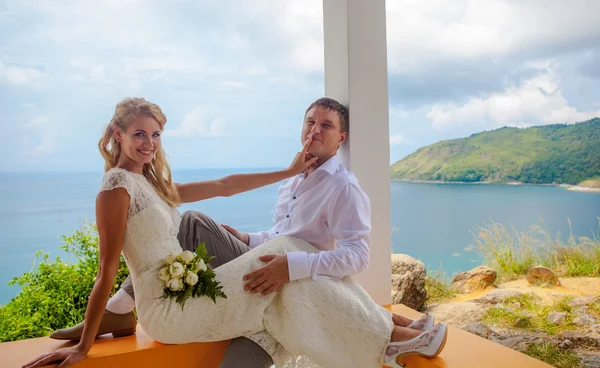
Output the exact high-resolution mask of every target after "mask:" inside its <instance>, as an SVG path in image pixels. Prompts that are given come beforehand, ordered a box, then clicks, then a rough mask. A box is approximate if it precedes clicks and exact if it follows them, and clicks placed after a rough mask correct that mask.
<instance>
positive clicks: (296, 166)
mask: <svg viewBox="0 0 600 368" xmlns="http://www.w3.org/2000/svg"><path fill="white" fill-rule="evenodd" d="M312 141H313V138H312V134H311V135H310V136H309V138H308V139H307V140H306V143H304V147H302V151H301V152H300V153H298V154H297V155H296V157H295V158H294V161H292V163H291V164H290V166H289V167H288V170H289V171H290V172H291V173H292V174H293V175H297V174H300V173H301V172H304V170H306V169H308V168H309V167H310V166H311V165H314V164H316V163H317V160H318V157H314V156H312V155H311V154H309V153H307V152H308V147H310V144H311V143H312Z"/></svg>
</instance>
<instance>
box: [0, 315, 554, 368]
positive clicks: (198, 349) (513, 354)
mask: <svg viewBox="0 0 600 368" xmlns="http://www.w3.org/2000/svg"><path fill="white" fill-rule="evenodd" d="M388 309H391V310H392V311H393V312H394V313H397V314H401V315H403V316H406V317H408V318H411V319H415V318H419V316H421V313H419V312H416V311H414V310H412V309H410V308H408V307H405V306H404V305H394V306H391V307H390V306H388ZM71 344H72V343H69V342H66V343H65V342H61V341H57V340H52V339H50V338H48V337H42V338H37V339H29V340H21V341H14V342H7V343H3V344H0V367H1V368H13V367H21V366H22V365H23V364H24V363H26V362H28V361H30V360H31V359H33V358H35V357H37V356H39V355H41V354H44V353H48V352H51V351H53V350H56V349H58V348H62V347H65V346H70V345H71ZM228 344H229V341H219V342H213V343H191V344H183V345H165V344H161V343H159V342H156V341H154V340H152V339H151V338H150V337H148V335H146V333H145V332H144V331H143V330H142V328H141V327H140V326H139V325H138V330H137V333H136V334H135V335H134V336H127V337H121V338H117V339H115V338H112V336H110V335H106V336H105V337H101V338H98V339H97V340H96V342H95V343H94V346H93V347H92V350H91V351H90V354H89V355H88V357H87V358H86V359H85V360H83V361H82V362H80V363H79V364H77V365H76V367H77V368H101V367H110V368H121V367H170V366H177V367H178V368H188V367H190V368H191V367H203V368H217V367H218V366H219V362H220V361H221V359H222V358H223V355H224V354H225V350H226V349H227V345H228ZM402 361H403V363H404V364H405V366H406V367H407V368H448V367H449V368H482V367H485V368H506V367H511V368H521V367H522V368H551V366H550V365H548V364H546V363H544V362H541V361H539V360H536V359H533V358H531V357H529V356H527V355H525V354H521V353H519V352H517V351H515V350H512V349H509V348H507V347H505V346H502V345H499V344H496V343H493V342H491V341H489V340H486V339H483V338H481V337H479V336H476V335H473V334H470V333H468V332H466V331H463V330H461V329H458V328H454V327H450V329H449V332H448V340H447V342H446V347H445V349H444V351H443V352H442V354H441V355H440V356H439V357H437V358H434V359H429V358H424V357H421V356H417V355H412V356H407V357H405V358H404V359H403V360H402ZM54 366H55V365H51V367H54ZM49 367H50V366H49Z"/></svg>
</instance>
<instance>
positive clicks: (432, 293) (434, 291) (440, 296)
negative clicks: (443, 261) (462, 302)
mask: <svg viewBox="0 0 600 368" xmlns="http://www.w3.org/2000/svg"><path fill="white" fill-rule="evenodd" d="M430 274H431V276H429V275H428V276H427V277H426V278H425V290H426V291H427V304H428V305H431V304H433V303H440V302H443V301H446V300H448V299H452V298H453V297H455V296H456V291H454V290H452V289H450V282H449V279H448V276H447V275H446V274H445V273H444V271H442V270H441V269H440V270H437V271H435V272H431V273H430Z"/></svg>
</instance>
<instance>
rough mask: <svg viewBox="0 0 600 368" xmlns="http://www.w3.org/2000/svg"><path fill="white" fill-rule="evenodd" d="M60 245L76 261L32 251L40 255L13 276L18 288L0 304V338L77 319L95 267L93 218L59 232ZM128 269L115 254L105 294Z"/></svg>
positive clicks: (40, 332) (33, 333)
mask: <svg viewBox="0 0 600 368" xmlns="http://www.w3.org/2000/svg"><path fill="white" fill-rule="evenodd" d="M62 239H63V242H64V244H63V245H62V246H61V249H62V250H64V251H66V252H67V253H70V254H73V255H75V257H76V258H77V260H78V262H77V263H74V264H73V263H68V262H65V261H63V260H62V259H61V258H60V257H56V259H55V260H54V261H51V260H50V257H49V256H48V254H42V253H41V252H38V254H37V255H36V261H38V260H40V259H41V261H40V262H39V263H38V264H37V266H36V265H35V263H34V267H33V269H32V270H31V271H30V272H26V273H25V274H23V275H22V276H20V277H15V278H14V279H13V280H12V281H10V283H9V285H14V284H18V285H20V286H21V287H22V290H21V292H20V293H19V294H18V295H17V296H16V297H14V298H13V299H12V300H11V301H10V302H9V303H8V304H6V305H4V306H0V342H4V341H14V340H21V339H29V338H34V337H41V336H46V335H48V334H50V333H51V332H52V331H54V330H56V329H59V328H65V327H69V326H72V325H74V324H77V323H79V322H81V321H82V320H83V319H84V316H85V309H86V307H87V302H88V297H89V295H90V293H91V291H92V287H93V286H94V281H95V279H96V274H97V272H98V266H99V259H98V233H97V229H96V226H95V225H94V224H86V225H85V226H84V228H83V230H79V231H76V232H75V233H73V234H72V235H71V236H63V237H62ZM128 274H129V271H128V270H127V266H126V265H125V261H124V260H123V257H121V260H120V265H119V272H118V274H117V277H116V279H115V285H114V287H113V290H112V291H111V295H112V294H113V293H114V292H115V291H116V290H117V288H118V285H120V284H121V283H122V282H123V281H124V280H125V278H126V277H127V275H128Z"/></svg>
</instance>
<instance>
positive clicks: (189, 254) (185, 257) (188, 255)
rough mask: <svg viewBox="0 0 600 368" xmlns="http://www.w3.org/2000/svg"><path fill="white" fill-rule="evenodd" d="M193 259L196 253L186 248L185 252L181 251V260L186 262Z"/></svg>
mask: <svg viewBox="0 0 600 368" xmlns="http://www.w3.org/2000/svg"><path fill="white" fill-rule="evenodd" d="M193 259H194V253H192V252H190V251H189V250H186V251H185V252H183V253H181V260H182V261H183V262H184V263H190V262H191V261H192V260H193Z"/></svg>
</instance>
